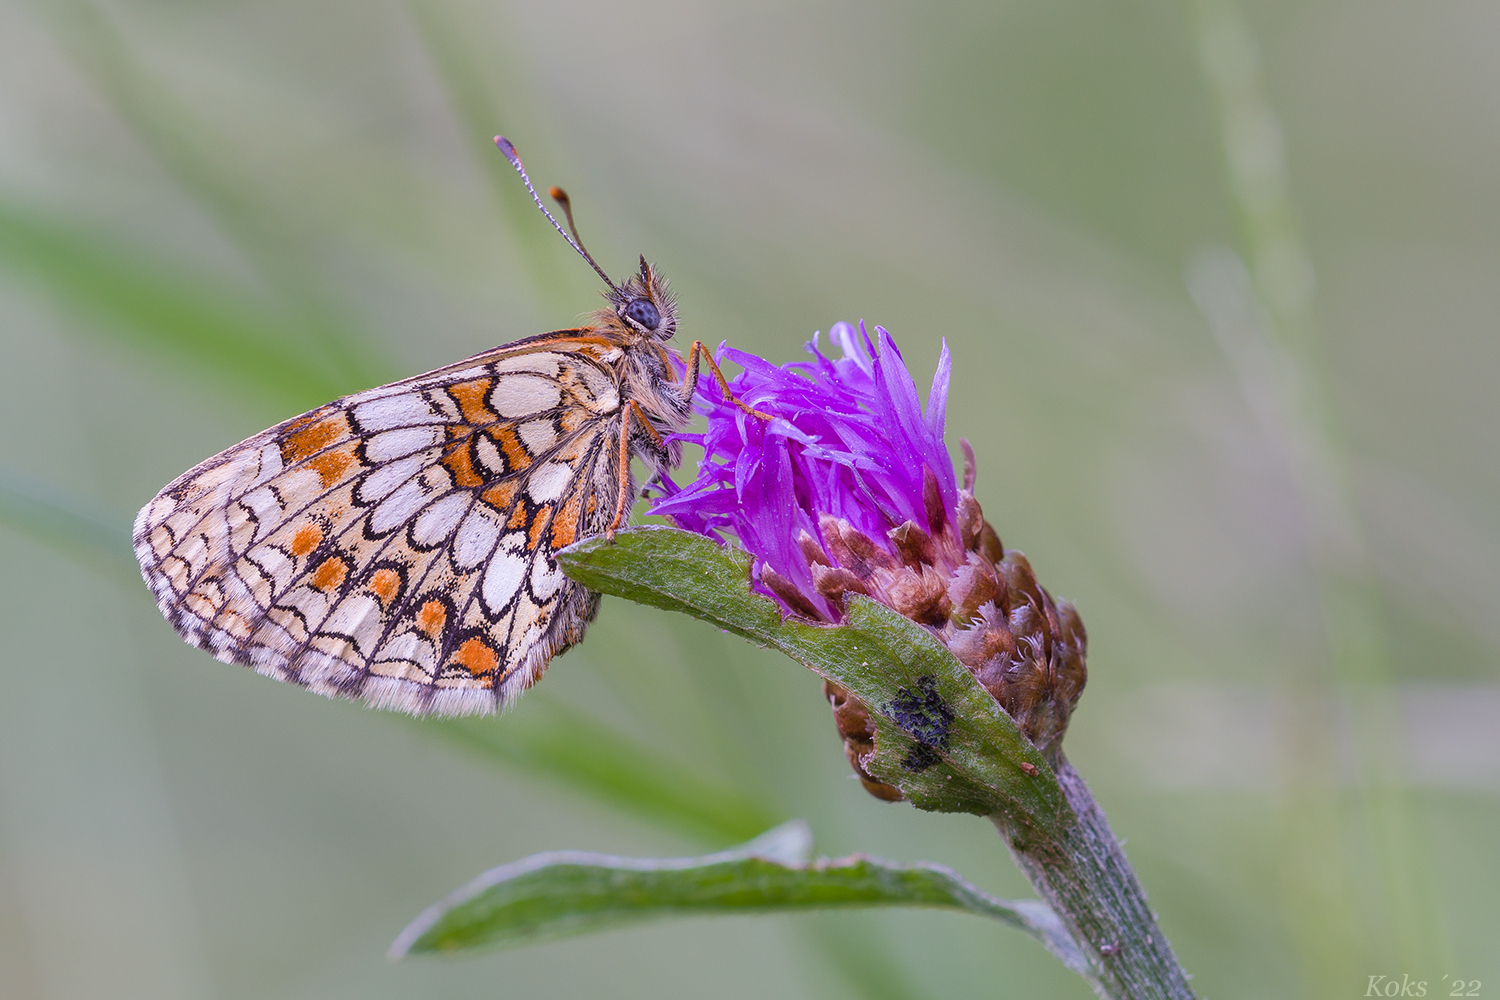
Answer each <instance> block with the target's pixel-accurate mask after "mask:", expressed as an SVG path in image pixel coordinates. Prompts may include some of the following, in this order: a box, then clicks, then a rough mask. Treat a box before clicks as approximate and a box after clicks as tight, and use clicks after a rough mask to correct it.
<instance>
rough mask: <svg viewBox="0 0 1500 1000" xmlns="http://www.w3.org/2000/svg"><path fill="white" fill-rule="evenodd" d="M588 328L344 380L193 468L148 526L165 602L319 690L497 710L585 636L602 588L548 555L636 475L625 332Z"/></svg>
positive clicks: (252, 658)
mask: <svg viewBox="0 0 1500 1000" xmlns="http://www.w3.org/2000/svg"><path fill="white" fill-rule="evenodd" d="M589 334H590V331H588V330H578V331H563V332H560V333H556V334H546V335H543V336H541V337H536V338H532V339H531V340H529V341H522V342H520V343H517V344H512V345H509V346H507V347H502V348H497V349H496V350H494V351H491V352H488V353H486V354H481V355H478V356H476V357H474V358H470V359H469V360H468V361H464V362H460V363H459V364H456V365H452V366H450V367H448V368H444V369H440V370H438V371H435V372H431V373H428V374H426V375H419V376H416V377H415V378H411V379H406V380H404V381H401V382H396V383H393V384H391V385H387V386H382V387H380V388H376V389H371V390H368V391H366V392H361V393H356V394H354V395H352V396H347V397H345V398H343V399H340V400H336V401H335V402H332V403H329V404H327V405H325V406H321V407H319V408H317V409H315V410H312V411H311V412H309V413H306V414H303V415H302V416H300V417H296V418H294V419H292V420H289V421H287V422H285V423H283V424H280V425H278V426H276V427H273V428H271V429H270V430H267V431H264V432H263V433H261V434H257V435H256V436H255V437H252V438H250V439H249V440H247V441H244V442H242V443H240V444H238V445H236V446H234V447H233V448H230V449H228V450H227V451H225V452H222V453H221V454H219V455H217V456H215V457H214V458H211V459H209V460H208V461H206V462H204V463H203V464H201V465H199V466H197V467H196V468H194V469H191V470H189V471H188V472H186V473H184V474H183V475H182V476H180V477H178V478H177V479H176V480H175V481H173V482H172V483H171V484H169V485H168V486H167V487H166V488H165V489H163V490H162V491H161V493H159V494H158V495H157V496H156V498H155V499H153V500H152V501H151V502H150V503H149V504H147V505H146V507H145V508H144V509H143V510H142V511H141V513H140V516H139V517H138V518H137V520H136V524H135V549H136V556H137V558H138V559H139V561H140V563H141V568H142V571H143V573H144V575H145V577H146V581H147V583H148V584H150V586H151V588H152V590H153V591H154V592H155V594H156V597H157V603H158V604H159V606H160V607H161V610H162V613H163V614H165V615H166V617H167V619H168V620H169V621H170V622H171V623H172V625H173V626H174V627H175V628H176V629H177V631H178V632H180V633H181V634H182V636H183V637H184V638H185V639H187V640H188V641H189V642H190V643H192V644H194V645H196V646H201V647H203V648H205V649H208V650H209V651H211V652H212V653H213V654H214V655H215V656H217V657H218V658H219V659H221V660H226V661H230V662H236V663H244V664H247V665H249V666H252V667H254V668H255V669H256V670H257V671H259V672H261V673H263V674H267V675H270V676H272V677H275V678H277V679H279V680H286V681H292V682H295V683H298V684H303V685H305V686H307V687H309V688H311V689H313V690H315V691H318V692H320V693H322V694H329V695H343V696H347V697H357V698H363V699H365V700H366V701H368V702H370V703H371V704H373V705H376V706H378V707H383V708H396V709H401V710H404V711H408V712H413V713H416V714H424V713H438V714H445V715H448V714H469V713H477V712H490V711H494V710H496V709H497V708H499V707H503V706H504V705H505V704H506V703H507V702H508V701H510V700H511V699H513V698H514V697H515V696H516V695H517V694H518V693H519V692H520V691H521V690H523V689H524V688H525V687H527V686H529V685H530V684H531V683H532V682H533V681H534V680H535V679H536V678H537V676H539V675H540V673H541V671H542V669H543V668H544V667H545V666H546V664H547V661H548V660H549V659H550V658H551V657H552V656H553V655H555V654H556V653H558V652H561V651H562V650H564V649H566V648H567V647H569V646H571V645H572V644H574V643H576V642H577V641H578V640H580V639H581V638H582V636H583V631H584V627H585V626H586V625H587V623H588V621H589V620H590V619H592V617H593V615H594V612H595V610H596V609H597V606H598V595H597V594H595V593H593V592H591V591H589V590H587V589H585V588H583V587H580V586H578V585H577V584H574V583H572V582H571V581H569V580H568V579H567V578H566V577H564V576H563V575H562V573H561V571H560V570H559V569H558V566H557V563H556V560H555V558H554V554H555V553H556V551H557V550H558V549H559V548H562V547H563V546H565V545H568V544H571V543H572V542H573V541H575V540H576V539H578V538H582V537H586V536H589V535H594V534H598V533H600V532H602V531H604V530H605V528H606V526H607V525H608V524H609V523H610V519H611V516H612V514H613V513H614V510H615V503H616V497H617V496H618V495H619V492H620V488H621V485H622V484H621V476H622V474H624V475H627V476H628V470H623V471H622V469H621V463H620V461H619V456H618V453H617V448H616V445H617V442H618V438H619V434H620V419H621V417H620V414H621V398H620V395H621V394H620V386H619V383H618V381H617V378H616V376H615V374H614V372H613V371H612V370H611V368H610V367H609V365H608V364H607V363H606V359H607V358H608V356H609V354H610V352H611V351H614V353H615V354H618V350H617V349H616V348H614V345H612V344H610V343H608V342H606V341H602V340H599V339H597V338H593V337H590V336H589ZM627 489H631V490H633V486H630V485H628V484H627ZM631 495H633V492H632V493H631Z"/></svg>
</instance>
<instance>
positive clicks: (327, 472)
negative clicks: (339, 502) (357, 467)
mask: <svg viewBox="0 0 1500 1000" xmlns="http://www.w3.org/2000/svg"><path fill="white" fill-rule="evenodd" d="M307 464H308V467H309V468H311V469H312V470H313V471H314V472H316V473H317V474H318V476H319V477H320V478H321V479H322V480H323V486H324V487H325V488H326V487H329V486H332V485H333V484H334V483H336V482H338V481H339V480H340V479H343V478H344V473H345V472H348V471H349V466H351V465H353V464H354V448H353V446H350V447H348V448H338V449H335V450H333V451H325V452H323V453H322V454H321V455H316V456H314V457H313V458H312V459H311V460H310V461H309V462H308V463H307Z"/></svg>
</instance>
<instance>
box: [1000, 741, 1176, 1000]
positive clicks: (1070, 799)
mask: <svg viewBox="0 0 1500 1000" xmlns="http://www.w3.org/2000/svg"><path fill="white" fill-rule="evenodd" d="M1056 774H1057V780H1058V784H1059V785H1060V786H1061V787H1062V790H1063V795H1064V797H1065V799H1066V800H1067V803H1068V805H1069V807H1070V808H1071V809H1072V812H1073V816H1074V821H1073V822H1071V823H1064V824H1061V825H1060V826H1059V827H1058V828H1057V829H1056V830H1055V831H1054V832H1048V831H1045V830H1043V829H1042V828H1040V827H1038V826H1036V825H1034V824H1032V823H1030V822H1028V821H1027V820H1026V819H1025V817H1024V816H1021V815H1006V814H1001V813H997V814H995V815H993V816H991V817H990V818H991V819H992V820H993V822H994V824H995V827H996V828H997V829H998V830H999V831H1000V835H1001V836H1002V837H1004V838H1005V841H1006V843H1007V844H1008V845H1009V847H1010V852H1011V856H1012V857H1013V858H1015V861H1016V864H1017V865H1018V866H1019V867H1020V869H1021V871H1023V872H1025V873H1026V877H1027V878H1028V879H1030V880H1031V885H1032V887H1033V888H1034V889H1035V890H1036V892H1037V894H1038V895H1039V896H1041V897H1042V899H1043V900H1044V901H1045V902H1046V903H1047V905H1048V906H1050V907H1051V908H1052V910H1053V912H1054V913H1056V914H1057V915H1058V917H1059V918H1061V920H1062V922H1063V924H1064V925H1066V926H1067V928H1068V930H1069V932H1071V934H1072V935H1073V939H1074V940H1075V941H1076V942H1077V944H1078V947H1079V950H1080V951H1082V952H1083V954H1084V956H1085V958H1086V960H1087V962H1088V965H1089V968H1088V971H1086V972H1083V973H1082V975H1083V976H1084V978H1085V979H1087V980H1088V981H1089V985H1091V986H1093V988H1094V992H1095V993H1097V994H1098V995H1099V996H1101V997H1105V998H1107V1000H1126V998H1129V1000H1145V998H1169V1000H1192V998H1193V997H1194V996H1195V994H1194V993H1193V990H1192V987H1191V986H1189V985H1188V976H1187V973H1185V972H1184V971H1183V969H1182V966H1181V965H1179V964H1178V963H1177V956H1175V955H1174V954H1172V946H1171V945H1170V944H1169V943H1168V942H1167V938H1166V935H1164V934H1163V933H1162V932H1161V929H1160V928H1159V927H1157V926H1156V918H1155V916H1153V915H1152V913H1151V908H1150V907H1149V906H1148V905H1147V904H1146V893H1145V891H1144V890H1142V889H1141V884H1140V882H1139V881H1138V880H1137V879H1136V877H1135V871H1134V869H1132V868H1131V867H1130V862H1129V861H1128V860H1127V859H1126V857H1125V851H1124V849H1122V848H1121V846H1120V842H1119V841H1118V840H1117V839H1116V838H1115V835H1114V831H1113V830H1111V829H1110V828H1109V820H1108V819H1106V818H1105V815H1104V810H1102V809H1100V808H1099V805H1098V803H1096V802H1095V801H1094V797H1093V795H1091V794H1090V793H1089V789H1088V786H1087V785H1086V784H1084V781H1083V778H1082V777H1081V776H1080V775H1079V774H1078V772H1077V771H1075V770H1074V769H1073V765H1072V764H1070V763H1069V762H1068V760H1067V759H1066V758H1065V757H1063V756H1062V754H1061V753H1059V754H1058V755H1057V762H1056Z"/></svg>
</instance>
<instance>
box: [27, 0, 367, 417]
mask: <svg viewBox="0 0 1500 1000" xmlns="http://www.w3.org/2000/svg"><path fill="white" fill-rule="evenodd" d="M36 9H37V10H38V11H39V12H40V13H43V14H45V15H46V17H45V23H46V24H47V25H48V26H49V27H50V28H51V30H52V33H53V37H54V38H56V39H57V41H58V42H59V44H60V45H61V46H62V48H63V49H64V50H65V51H66V52H67V53H68V54H69V55H70V56H71V57H72V59H73V61H74V62H75V64H76V65H77V66H78V67H79V68H80V69H81V70H82V71H83V72H84V73H85V74H86V75H87V76H88V77H89V78H90V79H91V80H92V81H93V83H94V84H95V87H96V89H97V91H98V93H99V96H100V97H101V98H103V99H104V100H106V101H107V102H109V104H110V106H111V107H113V108H114V110H115V111H116V113H117V114H118V115H119V117H120V119H121V120H122V122H123V123H124V124H125V125H126V126H127V127H129V128H130V130H131V131H132V133H133V134H134V135H135V137H136V138H137V139H139V140H140V142H141V144H142V145H143V146H145V147H146V148H147V149H149V150H150V151H151V153H152V154H153V155H154V156H155V157H156V158H157V160H158V162H160V163H161V165H162V166H163V167H165V168H166V169H167V170H168V171H169V172H170V173H171V175H172V177H173V179H174V180H175V181H176V182H177V184H178V185H179V187H180V189H181V191H182V192H183V193H184V194H186V195H189V196H190V197H192V198H193V200H194V201H195V202H196V203H197V204H198V205H199V206H200V207H202V208H203V209H204V210H206V212H207V213H208V214H209V215H210V216H212V218H213V219H214V221H215V222H216V223H217V224H218V226H219V229H220V231H221V232H222V233H223V234H224V235H225V236H227V237H228V238H229V239H230V240H231V241H233V243H234V245H235V246H236V248H237V249H239V250H240V251H241V253H243V254H244V256H245V259H246V260H247V261H249V262H250V263H251V264H252V266H254V267H255V268H256V270H257V272H258V273H259V275H260V276H261V277H262V278H264V279H265V280H266V282H267V283H268V284H269V285H270V286H271V287H272V288H274V289H275V290H276V291H277V293H278V294H280V295H281V297H282V298H283V300H284V301H285V302H287V303H288V304H289V305H290V306H291V308H292V311H293V312H294V314H295V315H296V317H297V320H296V326H297V332H298V334H299V336H300V337H301V338H303V339H304V340H305V341H306V342H307V344H308V346H309V347H312V348H315V349H317V350H318V353H319V354H320V355H321V356H322V358H323V359H324V363H325V364H327V365H328V366H329V367H330V370H332V371H334V372H336V373H337V376H338V378H339V380H340V381H341V382H347V383H348V384H350V385H353V386H358V387H364V386H369V385H374V384H376V383H377V382H379V381H380V380H379V379H378V378H376V377H375V370H376V369H378V368H379V365H376V364H372V363H371V350H370V347H369V345H368V344H363V343H361V342H360V340H359V338H358V337H357V335H356V330H357V325H356V324H355V323H353V322H351V321H350V320H349V319H348V317H347V316H346V314H345V312H344V310H343V309H341V308H340V307H339V306H338V305H337V303H335V302H334V301H332V300H331V299H330V298H329V297H328V296H327V295H326V294H325V293H323V292H322V291H321V290H320V289H319V288H318V287H317V285H316V283H315V280H314V276H315V275H317V274H318V273H319V269H318V268H317V267H316V266H315V262H314V260H313V259H312V258H313V255H312V254H311V253H310V252H309V251H308V247H307V243H308V240H307V239H306V238H305V236H304V235H303V234H302V233H301V232H299V229H298V225H297V223H296V222H295V221H294V220H293V219H292V218H291V217H290V216H289V215H288V213H285V212H282V211H280V210H278V208H277V207H276V206H275V205H273V204H269V203H267V202H266V201H265V200H264V199H257V198H256V197H255V196H254V194H253V192H254V191H255V190H256V185H255V184H253V183H252V182H251V179H250V178H248V177H245V176H243V175H241V172H240V170H239V167H238V164H237V162H235V160H234V159H233V158H232V157H231V156H227V155H225V153H226V151H228V150H232V149H233V144H232V142H231V141H230V139H231V136H229V135H225V134H224V133H223V132H222V131H220V130H218V129H216V128H215V127H214V123H213V122H211V121H207V120H204V119H202V118H201V117H199V116H196V115H194V114H193V113H192V112H191V111H190V110H189V109H188V107H187V106H186V105H185V104H183V103H182V102H181V101H180V100H179V99H178V98H177V96H176V95H175V94H174V93H173V92H172V91H171V89H169V88H168V87H166V86H164V85H162V84H161V83H160V82H159V81H158V79H157V78H156V76H155V75H154V74H153V72H152V71H151V69H150V68H148V66H147V64H146V62H145V61H144V60H143V59H142V58H140V57H139V56H138V54H137V53H136V51H135V50H134V49H133V48H132V47H131V45H130V43H129V41H128V40H127V39H126V38H125V36H124V34H123V33H122V32H121V30H120V27H119V26H118V24H117V23H116V17H117V15H116V14H115V13H114V12H112V11H110V10H108V9H101V7H100V6H98V5H96V4H95V3H93V2H90V0H52V2H49V3H47V4H39V5H37V6H36Z"/></svg>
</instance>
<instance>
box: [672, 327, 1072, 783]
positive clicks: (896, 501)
mask: <svg viewBox="0 0 1500 1000" xmlns="http://www.w3.org/2000/svg"><path fill="white" fill-rule="evenodd" d="M829 339H830V340H831V341H832V342H833V343H834V345H836V346H837V347H838V349H839V352H840V355H841V356H840V357H838V358H830V357H828V356H827V355H825V354H824V353H823V351H822V349H821V348H820V346H819V342H818V338H817V337H814V339H813V342H812V343H811V344H809V345H808V351H809V352H810V353H811V354H812V357H813V360H812V361H809V362H802V363H798V364H789V365H786V366H784V367H777V366H775V365H772V364H770V363H769V362H767V361H764V360H762V359H760V358H758V357H755V356H754V355H751V354H746V353H744V352H742V351H734V350H726V349H722V348H721V350H720V352H719V358H720V359H721V360H727V361H732V362H734V363H735V364H737V365H739V366H740V367H741V368H742V369H743V372H742V373H741V374H740V375H739V376H737V377H736V378H735V379H734V380H733V381H731V382H730V389H731V390H732V391H733V393H734V395H735V396H736V397H737V398H738V399H739V400H741V401H742V402H743V403H745V404H748V405H749V406H750V407H752V408H753V409H755V410H757V411H759V412H760V413H762V414H766V415H768V416H769V417H770V418H771V419H770V420H765V419H761V418H760V417H757V416H753V415H751V414H748V413H746V412H745V410H744V409H742V408H740V407H737V406H735V405H733V404H732V403H730V402H728V401H726V400H725V399H724V398H723V396H722V394H721V393H720V391H719V389H718V387H717V386H714V385H712V384H705V385H704V387H703V388H702V389H701V390H700V394H699V402H700V409H701V410H702V412H704V413H705V414H706V415H707V417H708V428H707V430H706V431H705V432H704V433H702V434H697V435H683V438H684V439H685V440H688V441H691V442H694V443H696V444H699V445H700V446H701V447H702V448H703V453H704V454H703V459H702V462H701V464H700V466H699V470H698V477H697V479H696V480H694V481H693V482H692V483H691V484H690V485H688V486H686V487H684V488H682V489H680V490H675V491H674V492H671V493H670V494H669V495H668V496H666V497H664V498H662V499H660V500H658V501H657V503H656V504H655V505H654V506H653V507H652V513H655V514H664V515H667V516H669V517H671V518H672V519H673V520H674V521H675V522H676V523H677V525H678V526H679V527H681V528H684V529H687V530H690V531H698V532H701V533H703V534H707V535H711V536H715V537H718V538H720V539H721V540H722V539H723V538H724V537H725V536H726V535H730V534H732V535H734V536H736V537H738V539H739V541H740V543H741V544H742V545H743V546H744V547H745V548H746V549H747V550H749V552H750V553H751V555H752V556H753V557H754V569H753V571H752V582H753V585H754V586H755V587H756V588H757V589H759V590H761V591H762V592H764V593H767V594H769V595H771V596H773V597H774V598H775V599H776V600H777V601H778V602H779V603H780V604H781V606H782V607H783V609H784V610H785V612H786V613H790V614H798V615H802V616H805V617H808V618H813V619H818V620H823V621H830V622H836V621H838V620H839V619H840V617H841V614H842V609H843V606H844V601H845V600H846V598H847V595H849V594H851V593H852V594H863V595H866V596H868V597H871V598H873V599H875V600H877V601H880V602H881V603H882V604H885V605H887V606H888V607H891V608H893V609H894V610H896V611H898V612H900V613H901V614H903V615H905V616H906V617H908V618H910V619H912V620H913V621H915V622H918V623H919V624H921V625H923V626H925V627H926V628H927V629H928V630H929V631H931V632H932V633H933V634H934V635H935V636H937V638H938V639H940V640H941V641H942V642H944V643H945V644H946V645H947V646H948V648H949V649H950V650H951V651H952V652H953V653H954V655H955V656H956V657H957V658H958V659H959V661H961V662H962V663H963V664H964V665H965V666H966V667H968V668H969V670H970V671H971V672H973V674H974V675H975V677H976V678H977V679H978V680H979V682H980V683H981V684H983V685H984V686H985V687H986V688H987V689H988V690H989V691H990V693H991V694H992V695H994V697H995V698H996V699H997V700H999V702H1000V704H1001V705H1002V706H1003V707H1004V708H1005V709H1006V711H1008V712H1009V713H1010V714H1011V716H1012V718H1014V719H1015V720H1016V722H1017V723H1018V724H1019V725H1020V726H1021V729H1022V731H1023V732H1025V733H1026V735H1027V736H1028V737H1029V738H1030V739H1031V740H1032V741H1033V742H1035V743H1036V744H1037V745H1038V746H1039V747H1040V748H1042V749H1043V750H1044V751H1045V750H1049V749H1051V748H1053V747H1054V746H1055V745H1056V744H1057V742H1058V741H1059V740H1060V739H1061V737H1062V734H1063V730H1064V729H1065V728H1066V726H1067V720H1068V714H1069V713H1070V712H1071V710H1072V707H1073V704H1074V703H1075V702H1076V701H1077V699H1078V695H1079V694H1080V693H1081V691H1082V689H1083V682H1084V678H1085V674H1086V670H1085V667H1084V649H1085V636H1084V630H1083V624H1082V622H1081V621H1080V620H1079V618H1078V615H1077V613H1076V612H1075V611H1074V609H1073V606H1072V605H1071V604H1069V603H1068V602H1066V601H1057V600H1054V599H1053V598H1052V596H1051V595H1050V594H1048V593H1047V591H1046V590H1044V589H1043V588H1042V587H1041V586H1040V585H1038V583H1037V582H1036V578H1035V577H1034V576H1033V575H1032V572H1031V567H1030V565H1029V564H1028V563H1027V561H1026V557H1025V556H1023V555H1022V554H1021V553H1019V552H1016V551H1014V550H1006V549H1005V548H1004V547H1003V546H1002V545H1001V544H1000V539H999V537H998V536H997V535H996V533H995V531H994V529H993V528H992V527H990V525H989V523H988V522H986V521H985V519H984V514H983V512H982V511H981V510H980V507H979V503H978V501H976V500H975V499H974V493H973V487H974V463H973V453H972V451H971V450H970V449H969V447H968V443H967V442H963V449H964V454H965V458H966V460H967V461H966V467H965V473H964V481H963V483H962V484H961V485H960V483H959V482H958V479H957V476H956V475H955V473H954V468H953V461H952V459H951V458H950V457H949V454H948V449H947V446H946V445H945V444H944V441H943V424H944V418H945V411H946V408H947V396H948V380H949V375H950V372H951V363H950V359H949V355H948V349H947V346H946V345H945V346H944V347H943V349H942V353H941V354H940V355H939V358H938V366H937V373H936V375H935V376H934V377H933V381H932V388H931V390H930V391H929V392H928V395H927V404H926V407H925V408H924V407H923V406H922V404H921V401H920V399H919V398H918V395H917V388H916V384H915V382H914V380H913V379H912V376H911V373H910V372H909V371H907V368H906V363H905V361H904V360H903V359H902V357H901V352H900V351H899V350H898V349H897V347H896V343H895V341H894V340H893V339H892V338H891V335H890V334H889V333H887V332H886V331H885V330H884V329H882V328H880V327H876V328H875V338H873V339H872V338H871V337H870V336H869V335H868V334H867V333H866V332H865V329H864V326H863V325H861V326H860V327H858V328H855V327H852V326H850V325H849V324H847V323H839V324H835V325H834V327H833V328H832V330H830V336H829ZM668 489H669V490H670V489H672V487H668ZM828 693H829V698H830V701H832V702H833V704H834V709H835V717H836V719H837V720H838V723H839V729H840V732H841V733H842V734H843V735H844V737H845V744H846V749H847V750H848V751H849V756H850V761H851V763H853V764H854V766H855V770H856V771H859V772H860V775H861V777H862V778H865V779H867V780H866V787H868V788H870V790H871V791H872V792H874V793H875V794H877V795H882V797H892V795H899V793H896V792H895V790H894V789H892V788H890V787H889V786H881V785H880V783H879V782H875V781H874V780H873V779H869V776H868V775H867V774H866V773H865V772H864V769H863V767H862V766H861V764H860V760H859V758H861V757H863V756H865V752H866V750H867V749H868V744H869V740H870V739H871V738H873V729H872V728H871V727H870V725H869V720H868V716H867V714H866V713H865V712H864V710H863V708H862V706H859V705H858V704H857V703H852V699H847V698H845V696H844V695H845V693H844V692H841V691H837V690H829V692H828ZM887 793H890V794H887Z"/></svg>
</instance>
